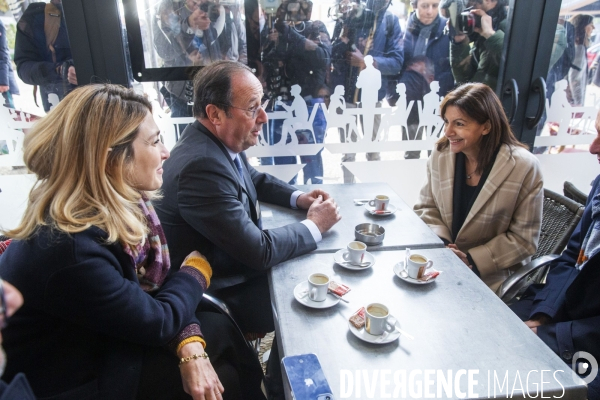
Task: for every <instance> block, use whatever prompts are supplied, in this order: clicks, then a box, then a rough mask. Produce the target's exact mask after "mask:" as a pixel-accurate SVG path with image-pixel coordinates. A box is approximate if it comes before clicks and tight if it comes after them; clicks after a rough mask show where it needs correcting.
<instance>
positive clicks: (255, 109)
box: [218, 100, 269, 119]
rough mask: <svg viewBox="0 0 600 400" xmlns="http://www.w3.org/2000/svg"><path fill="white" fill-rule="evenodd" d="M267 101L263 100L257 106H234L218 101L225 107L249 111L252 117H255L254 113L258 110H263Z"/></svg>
mask: <svg viewBox="0 0 600 400" xmlns="http://www.w3.org/2000/svg"><path fill="white" fill-rule="evenodd" d="M268 103H269V100H267V101H265V102H264V103H263V104H261V105H259V106H255V107H252V108H242V107H236V106H232V105H231V104H227V103H218V104H219V105H221V106H227V107H231V108H237V109H238V110H242V111H246V112H249V113H250V115H251V117H252V119H254V118H256V115H257V114H258V112H259V111H260V110H264V109H265V107H266V106H267V104H268Z"/></svg>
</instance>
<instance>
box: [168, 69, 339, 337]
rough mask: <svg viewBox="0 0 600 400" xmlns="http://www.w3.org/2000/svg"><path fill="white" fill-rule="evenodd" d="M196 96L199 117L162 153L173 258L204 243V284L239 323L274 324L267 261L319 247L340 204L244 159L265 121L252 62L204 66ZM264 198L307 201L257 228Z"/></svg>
mask: <svg viewBox="0 0 600 400" xmlns="http://www.w3.org/2000/svg"><path fill="white" fill-rule="evenodd" d="M194 97H195V99H194V116H195V117H196V121H195V122H194V123H193V124H191V125H190V126H188V127H187V128H186V129H185V130H184V132H183V134H182V136H181V139H180V140H179V142H178V143H177V145H176V146H175V147H174V148H173V150H172V152H171V157H170V158H169V160H167V161H166V162H165V163H164V185H163V192H164V197H163V198H162V200H160V201H159V202H158V203H157V204H156V211H157V213H158V216H159V218H160V220H161V223H162V225H163V229H164V231H165V235H166V237H167V241H168V243H169V250H170V252H171V260H172V265H180V264H181V263H179V261H183V259H184V258H185V256H186V255H187V254H189V252H190V249H192V250H198V251H200V252H201V253H202V254H203V255H205V256H206V258H207V259H208V261H209V262H210V264H211V266H212V267H213V277H212V279H211V290H210V292H209V293H211V294H213V295H215V296H216V297H218V298H219V299H221V300H223V301H225V302H226V303H227V305H228V306H229V308H230V309H231V311H232V313H233V314H234V317H235V318H236V320H237V322H238V324H239V325H240V327H241V328H242V330H243V331H244V332H252V333H262V332H271V331H273V330H274V323H273V317H272V313H271V301H270V296H269V288H268V282H267V270H268V269H269V268H271V267H272V266H274V265H277V264H279V263H281V262H283V261H286V260H289V259H291V258H294V257H297V256H299V255H302V254H305V253H308V252H310V251H312V250H314V249H316V248H317V242H318V241H320V240H321V234H322V233H323V232H326V231H327V230H329V229H330V228H331V227H332V226H333V225H334V224H335V223H336V222H337V221H339V220H340V218H341V217H340V215H339V213H338V211H339V209H338V207H337V205H336V204H335V202H334V200H333V199H332V198H330V197H329V195H328V194H327V193H325V192H323V191H321V190H315V191H312V192H310V193H302V192H300V191H298V190H296V189H295V188H294V187H293V186H290V185H288V184H287V183H285V182H283V181H280V180H278V179H276V178H274V177H273V176H270V175H268V174H264V173H260V172H258V171H256V170H255V169H254V168H253V167H252V166H251V165H250V164H249V163H248V161H247V159H246V155H245V153H244V150H246V149H248V148H249V147H250V146H254V145H256V144H257V142H258V138H259V136H260V134H261V132H262V125H263V124H264V123H266V122H267V114H266V113H265V111H264V110H263V108H262V107H261V99H262V97H263V89H262V85H261V83H260V81H259V80H258V79H256V77H255V76H254V75H253V74H252V72H251V71H250V69H249V68H248V67H246V66H245V65H243V64H240V63H237V62H230V61H219V62H216V63H213V64H211V65H210V66H207V67H204V68H203V69H202V70H201V71H200V72H199V73H198V74H197V75H196V78H195V79H194ZM261 201H267V202H269V203H273V204H277V205H280V206H287V207H291V208H300V209H308V213H307V218H306V220H304V221H302V222H299V223H293V224H289V225H286V226H282V227H280V228H275V229H269V230H262V229H261V226H262V225H261V219H260V205H259V202H261ZM186 252H187V253H186ZM178 263H179V264H178Z"/></svg>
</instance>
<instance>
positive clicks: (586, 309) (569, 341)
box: [511, 113, 600, 400]
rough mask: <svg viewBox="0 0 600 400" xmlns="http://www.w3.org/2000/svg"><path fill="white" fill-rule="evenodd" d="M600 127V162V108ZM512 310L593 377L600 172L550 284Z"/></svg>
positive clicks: (599, 317) (599, 290)
mask: <svg viewBox="0 0 600 400" xmlns="http://www.w3.org/2000/svg"><path fill="white" fill-rule="evenodd" d="M596 130H597V131H598V136H597V137H596V139H595V140H594V142H593V143H592V144H591V145H590V153H592V154H595V155H596V156H597V157H598V161H599V162H600V113H599V114H598V117H597V118H596ZM511 309H512V310H513V311H514V312H515V313H516V314H517V315H518V316H519V317H520V318H521V319H523V320H524V321H525V323H526V324H527V326H529V327H530V328H531V330H532V331H533V332H534V333H536V334H537V335H538V336H539V338H540V339H542V340H543V341H544V343H546V344H547V345H548V346H549V347H550V348H551V349H552V350H554V352H555V353H556V354H558V355H559V356H560V357H561V358H562V359H563V360H564V361H565V362H566V363H568V364H569V365H572V366H574V367H577V368H576V370H577V369H579V370H580V371H581V372H583V376H582V377H584V378H585V377H586V376H590V375H589V372H590V368H591V367H592V366H593V364H592V363H590V361H594V360H590V359H589V356H587V355H586V354H583V353H584V352H585V353H588V354H590V355H591V356H592V357H593V358H595V361H596V362H599V361H600V176H598V177H597V178H596V179H595V180H594V183H593V185H592V190H591V192H590V195H589V196H588V200H587V205H586V207H585V212H584V214H583V217H582V218H581V221H580V222H579V225H577V228H575V231H574V232H573V235H571V238H570V240H569V243H568V245H567V248H566V249H565V251H563V253H562V255H561V256H560V257H559V258H557V259H556V260H554V261H553V262H552V265H551V269H550V272H549V273H548V277H547V278H546V284H544V285H532V286H531V287H530V288H529V289H528V290H527V291H526V292H525V294H524V295H523V297H522V298H521V300H520V301H518V302H517V303H515V304H513V305H511ZM586 366H587V370H586ZM597 366H598V364H597V363H596V367H597ZM576 372H578V371H576ZM588 399H590V400H594V399H595V400H598V399H600V375H596V377H595V379H593V381H591V382H590V383H588Z"/></svg>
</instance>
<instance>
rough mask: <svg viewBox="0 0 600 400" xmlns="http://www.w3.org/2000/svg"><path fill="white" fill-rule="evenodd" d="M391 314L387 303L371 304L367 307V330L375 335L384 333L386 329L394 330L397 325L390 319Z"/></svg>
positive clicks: (388, 330)
mask: <svg viewBox="0 0 600 400" xmlns="http://www.w3.org/2000/svg"><path fill="white" fill-rule="evenodd" d="M389 316H390V311H389V310H388V308H387V307H386V306H385V305H383V304H381V303H371V304H369V305H368V306H367V307H365V331H367V333H370V334H371V335H374V336H379V335H382V334H383V333H384V332H386V331H387V332H393V331H394V330H395V329H396V326H395V325H393V324H391V323H390V322H389V321H388V317H389ZM391 318H393V317H391ZM391 318H390V319H391Z"/></svg>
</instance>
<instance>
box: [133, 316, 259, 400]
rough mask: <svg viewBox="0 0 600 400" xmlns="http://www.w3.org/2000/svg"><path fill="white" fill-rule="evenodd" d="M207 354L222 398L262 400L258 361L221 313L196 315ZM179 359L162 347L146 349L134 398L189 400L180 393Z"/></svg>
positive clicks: (181, 388) (184, 394)
mask: <svg viewBox="0 0 600 400" xmlns="http://www.w3.org/2000/svg"><path fill="white" fill-rule="evenodd" d="M196 317H197V318H198V319H199V320H200V324H201V329H202V334H203V335H204V340H206V353H207V354H208V357H209V359H210V363H211V364H212V366H213V368H214V369H215V372H216V373H217V375H218V376H219V380H220V381H221V383H222V384H223V387H224V388H225V392H224V393H223V399H226V400H255V399H256V400H259V399H264V396H263V394H262V391H261V390H260V384H261V381H262V377H263V375H262V369H261V367H260V363H259V362H258V359H257V358H256V356H255V355H254V353H253V352H252V350H250V348H249V347H248V346H247V344H246V342H245V341H244V338H243V337H242V336H241V335H240V334H239V332H238V331H237V330H236V329H235V327H234V326H233V324H231V322H230V321H229V319H228V318H227V317H226V316H224V315H221V314H218V313H212V312H199V313H197V314H196ZM178 363H179V360H178V358H177V357H176V356H175V355H173V354H172V353H171V352H170V351H168V350H166V349H164V348H149V349H148V351H147V352H146V354H145V356H144V363H143V366H142V371H141V376H140V383H139V387H138V394H137V399H138V400H143V399H148V400H150V399H151V400H163V399H164V400H184V399H185V400H189V399H191V397H190V396H189V395H188V394H186V393H185V392H184V390H183V385H182V381H181V374H180V372H179V367H178Z"/></svg>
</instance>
